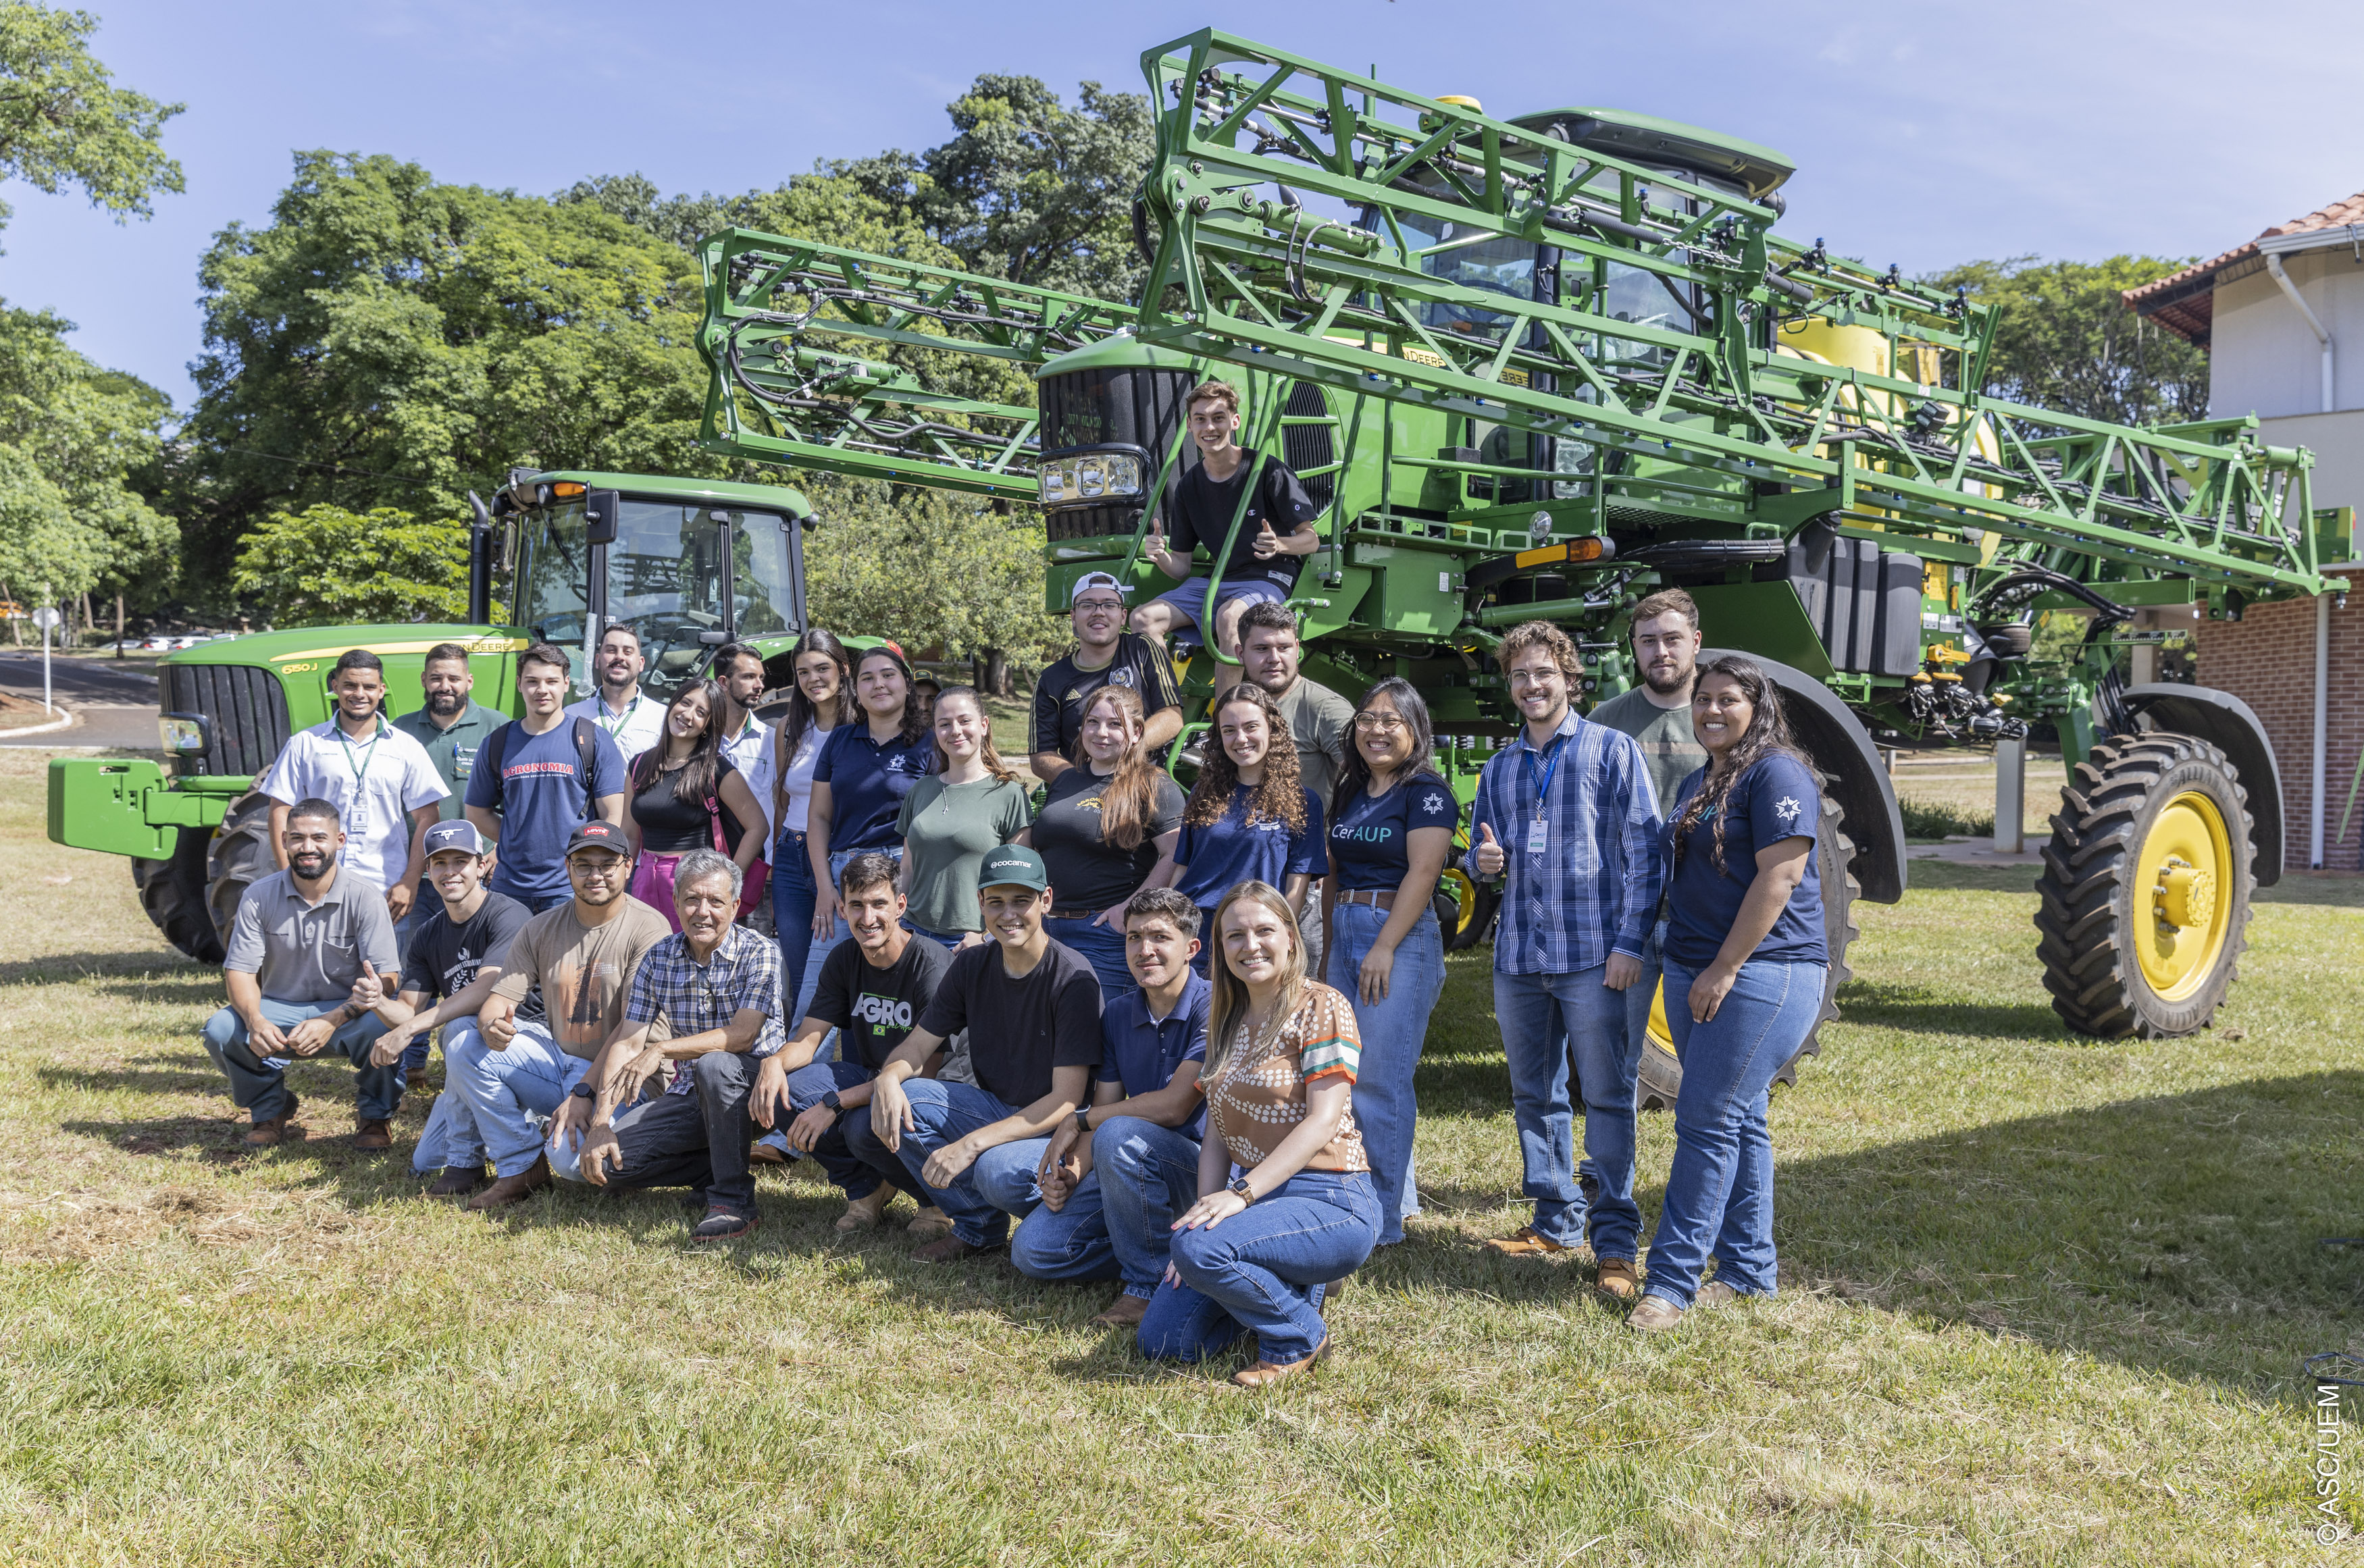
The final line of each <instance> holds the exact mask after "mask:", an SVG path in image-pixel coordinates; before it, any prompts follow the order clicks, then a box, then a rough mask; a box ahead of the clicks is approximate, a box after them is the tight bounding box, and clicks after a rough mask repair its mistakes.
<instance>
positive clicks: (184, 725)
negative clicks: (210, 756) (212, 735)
mask: <svg viewBox="0 0 2364 1568" xmlns="http://www.w3.org/2000/svg"><path fill="white" fill-rule="evenodd" d="M156 738H157V740H158V741H159V742H160V743H161V744H162V747H163V749H164V751H165V753H166V754H167V755H170V756H175V757H187V756H195V755H197V754H198V753H200V752H202V751H205V750H206V747H207V746H208V744H209V743H210V741H209V738H208V737H207V736H206V721H205V718H204V717H203V716H202V715H197V714H185V713H168V714H166V715H164V716H163V717H162V718H159V719H158V720H157V721H156Z"/></svg>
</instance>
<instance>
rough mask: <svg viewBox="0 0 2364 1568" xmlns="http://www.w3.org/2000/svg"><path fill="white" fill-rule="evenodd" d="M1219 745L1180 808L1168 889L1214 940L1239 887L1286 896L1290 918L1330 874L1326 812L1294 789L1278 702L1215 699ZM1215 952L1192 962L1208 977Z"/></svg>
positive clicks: (1258, 693) (1262, 694)
mask: <svg viewBox="0 0 2364 1568" xmlns="http://www.w3.org/2000/svg"><path fill="white" fill-rule="evenodd" d="M1213 717H1214V731H1215V734H1214V740H1215V744H1214V745H1213V746H1212V747H1210V748H1209V749H1208V751H1207V761H1206V762H1205V764H1204V765H1203V766H1201V767H1200V769H1199V782H1198V783H1197V784H1195V785H1193V786H1192V787H1191V790H1190V800H1189V804H1188V805H1187V806H1184V807H1183V808H1182V837H1181V841H1180V842H1179V843H1177V844H1176V845H1175V847H1174V862H1175V863H1174V868H1173V873H1172V881H1171V885H1172V886H1173V887H1174V888H1175V890H1176V892H1178V893H1180V894H1181V895H1182V896H1184V897H1185V898H1188V900H1190V902H1191V903H1193V904H1196V905H1197V906H1199V911H1200V913H1201V916H1202V918H1203V919H1204V920H1205V921H1206V922H1208V923H1207V924H1205V926H1204V929H1206V930H1207V931H1209V932H1210V933H1211V932H1212V931H1213V930H1214V929H1215V928H1214V926H1213V925H1212V924H1211V921H1212V919H1213V912H1214V908H1215V906H1217V905H1218V904H1221V902H1222V901H1223V895H1225V894H1227V893H1229V892H1230V891H1231V890H1232V888H1234V887H1237V886H1238V885H1239V884H1242V883H1243V882H1262V883H1268V884H1271V885H1273V886H1275V887H1277V888H1280V889H1281V890H1282V892H1283V893H1284V895H1286V896H1287V897H1288V907H1289V909H1290V911H1291V913H1293V914H1297V915H1299V916H1301V915H1303V913H1304V911H1305V890H1306V888H1307V886H1308V885H1309V884H1310V883H1311V882H1312V880H1313V878H1315V877H1317V876H1321V875H1323V874H1325V873H1327V872H1328V871H1329V869H1330V857H1329V855H1328V854H1327V853H1326V852H1325V851H1323V849H1322V847H1321V801H1319V800H1317V799H1315V798H1314V795H1313V792H1312V791H1311V790H1310V789H1307V788H1306V787H1305V786H1304V785H1303V784H1300V783H1299V782H1298V773H1297V766H1298V764H1297V743H1296V742H1295V740H1292V739H1291V738H1290V736H1289V733H1288V718H1287V717H1286V716H1284V715H1283V714H1282V713H1281V711H1280V705H1279V704H1278V703H1277V702H1275V701H1274V700H1273V698H1272V694H1271V693H1269V692H1267V691H1266V690H1265V689H1264V688H1263V687H1261V686H1256V685H1251V684H1248V683H1247V682H1245V681H1242V682H1241V683H1240V684H1238V685H1236V686H1233V687H1232V689H1231V690H1230V691H1228V692H1225V693H1224V694H1223V695H1222V696H1221V697H1220V698H1219V699H1217V701H1216V703H1215V709H1214V716H1213ZM1214 947H1215V944H1214V943H1213V942H1212V941H1211V940H1210V941H1208V942H1206V943H1205V944H1203V945H1202V946H1200V948H1199V956H1198V957H1197V958H1196V959H1194V960H1193V961H1192V962H1193V963H1194V964H1195V965H1196V966H1197V968H1198V971H1199V973H1201V974H1206V973H1210V970H1209V967H1208V965H1209V960H1210V958H1211V956H1212V954H1213V951H1214Z"/></svg>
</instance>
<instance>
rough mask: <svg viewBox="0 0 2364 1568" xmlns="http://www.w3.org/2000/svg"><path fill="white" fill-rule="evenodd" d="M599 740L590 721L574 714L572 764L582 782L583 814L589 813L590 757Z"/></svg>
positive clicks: (596, 748) (594, 752)
mask: <svg viewBox="0 0 2364 1568" xmlns="http://www.w3.org/2000/svg"><path fill="white" fill-rule="evenodd" d="M598 745H599V740H598V737H597V733H596V732H595V731H594V730H593V729H592V728H591V721H590V720H589V719H587V718H585V717H583V716H582V715H581V714H579V713H578V714H576V715H575V716H574V765H575V768H576V769H577V773H576V777H577V778H578V779H580V780H581V782H582V784H583V815H584V817H585V818H586V819H587V818H588V817H590V815H591V759H592V757H593V756H594V755H595V754H597V750H598Z"/></svg>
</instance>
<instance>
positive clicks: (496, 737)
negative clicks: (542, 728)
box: [475, 718, 518, 811]
mask: <svg viewBox="0 0 2364 1568" xmlns="http://www.w3.org/2000/svg"><path fill="white" fill-rule="evenodd" d="M517 727H518V721H517V720H516V719H514V718H512V719H510V720H509V721H508V722H507V724H504V725H502V726H501V727H500V728H498V729H496V730H494V731H493V736H492V739H491V740H487V741H485V750H484V752H483V754H481V755H479V756H478V757H477V759H476V762H475V765H476V766H477V767H482V766H483V765H484V764H485V759H486V758H490V759H491V761H492V764H493V809H494V810H495V811H498V810H500V808H501V798H502V797H501V759H502V758H504V757H506V756H507V755H508V751H509V731H510V730H512V729H515V728H517Z"/></svg>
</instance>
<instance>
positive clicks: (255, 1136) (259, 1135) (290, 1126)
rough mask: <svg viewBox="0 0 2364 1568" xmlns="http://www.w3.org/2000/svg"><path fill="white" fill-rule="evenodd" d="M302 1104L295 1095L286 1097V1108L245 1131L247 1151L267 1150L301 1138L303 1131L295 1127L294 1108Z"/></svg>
mask: <svg viewBox="0 0 2364 1568" xmlns="http://www.w3.org/2000/svg"><path fill="white" fill-rule="evenodd" d="M302 1103H303V1102H302V1101H300V1100H298V1099H297V1098H296V1096H295V1095H288V1096H287V1108H286V1109H285V1110H284V1111H281V1112H280V1113H279V1114H278V1115H277V1116H275V1117H273V1118H271V1119H270V1120H269V1121H258V1122H256V1123H255V1124H254V1125H253V1126H252V1127H250V1128H248V1129H246V1146H247V1147H248V1148H249V1149H269V1148H271V1147H273V1145H274V1144H277V1143H280V1142H282V1141H284V1140H286V1139H290V1138H301V1137H303V1136H304V1129H302V1128H300V1127H297V1126H296V1106H299V1105H301V1104H302Z"/></svg>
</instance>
